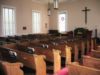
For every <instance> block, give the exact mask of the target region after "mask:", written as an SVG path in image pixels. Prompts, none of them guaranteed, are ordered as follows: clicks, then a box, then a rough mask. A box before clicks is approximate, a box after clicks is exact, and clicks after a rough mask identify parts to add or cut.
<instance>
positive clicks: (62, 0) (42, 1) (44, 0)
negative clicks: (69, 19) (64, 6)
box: [32, 0, 76, 4]
mask: <svg viewBox="0 0 100 75" xmlns="http://www.w3.org/2000/svg"><path fill="white" fill-rule="evenodd" d="M32 1H33V2H38V3H44V4H47V3H48V2H50V3H53V0H32ZM68 1H76V0H59V2H68Z"/></svg>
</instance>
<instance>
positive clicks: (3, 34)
mask: <svg viewBox="0 0 100 75" xmlns="http://www.w3.org/2000/svg"><path fill="white" fill-rule="evenodd" d="M3 8H8V9H13V10H14V19H15V20H14V21H15V26H14V27H15V28H14V29H15V30H14V34H13V35H6V34H5V33H4V26H3ZM16 22H17V21H16V7H14V6H11V5H1V34H2V36H14V35H16V32H17V26H16V25H17V24H16Z"/></svg>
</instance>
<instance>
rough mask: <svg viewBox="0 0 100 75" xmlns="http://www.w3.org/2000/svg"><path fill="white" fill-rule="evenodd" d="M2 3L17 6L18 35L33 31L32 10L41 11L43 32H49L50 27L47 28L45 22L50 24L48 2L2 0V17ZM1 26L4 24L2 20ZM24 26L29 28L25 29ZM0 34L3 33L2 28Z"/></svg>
mask: <svg viewBox="0 0 100 75" xmlns="http://www.w3.org/2000/svg"><path fill="white" fill-rule="evenodd" d="M2 5H9V6H14V7H16V27H17V35H21V34H31V33H32V10H36V11H40V12H41V14H42V20H41V22H42V23H41V25H42V26H41V27H42V28H41V29H42V31H41V33H47V32H48V27H47V28H46V27H45V24H47V25H49V20H48V15H47V5H46V4H40V3H34V2H32V0H0V19H1V6H2ZM0 21H1V20H0ZM1 26H2V25H1V22H0V28H2V27H1ZM23 26H26V27H27V30H23V29H22V28H23ZM0 35H1V29H0Z"/></svg>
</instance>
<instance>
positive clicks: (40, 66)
mask: <svg viewBox="0 0 100 75" xmlns="http://www.w3.org/2000/svg"><path fill="white" fill-rule="evenodd" d="M45 58H46V57H45V56H43V55H34V60H35V67H36V75H41V74H42V75H47V74H46V63H45V60H44V59H45Z"/></svg>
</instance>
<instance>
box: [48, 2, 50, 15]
mask: <svg viewBox="0 0 100 75" xmlns="http://www.w3.org/2000/svg"><path fill="white" fill-rule="evenodd" d="M50 15H51V9H50V3H48V16H50Z"/></svg>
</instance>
